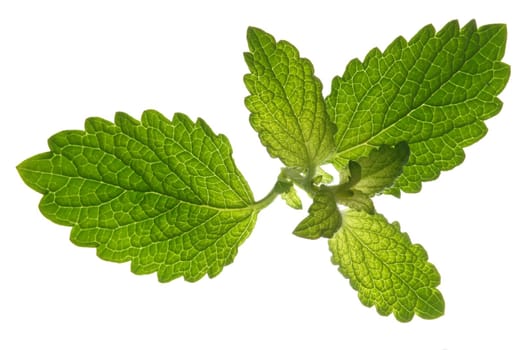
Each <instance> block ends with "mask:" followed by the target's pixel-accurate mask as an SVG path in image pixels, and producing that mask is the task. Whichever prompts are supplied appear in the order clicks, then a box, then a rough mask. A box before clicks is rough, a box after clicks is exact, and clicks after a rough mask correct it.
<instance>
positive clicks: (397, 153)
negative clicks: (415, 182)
mask: <svg viewBox="0 0 523 350" xmlns="http://www.w3.org/2000/svg"><path fill="white" fill-rule="evenodd" d="M408 160H409V146H407V144H406V143H405V142H402V143H400V144H398V145H397V146H396V147H389V146H383V147H380V148H379V149H375V150H372V151H371V152H370V154H369V155H368V156H367V157H362V158H360V159H358V160H357V161H353V160H351V161H350V162H349V173H350V174H351V180H352V179H354V178H356V179H355V180H353V181H351V182H350V183H351V189H352V190H354V191H359V192H361V193H364V194H366V195H368V196H373V195H375V194H379V193H382V192H383V190H385V189H387V188H389V187H391V186H392V185H393V184H394V181H395V180H396V178H397V177H398V176H400V175H401V173H402V170H403V166H404V165H405V164H406V163H407V161H408Z"/></svg>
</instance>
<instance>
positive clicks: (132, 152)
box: [18, 110, 258, 282]
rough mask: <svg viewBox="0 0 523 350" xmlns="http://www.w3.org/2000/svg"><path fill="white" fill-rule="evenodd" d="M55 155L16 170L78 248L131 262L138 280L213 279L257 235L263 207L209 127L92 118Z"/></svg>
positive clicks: (65, 136)
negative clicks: (145, 276)
mask: <svg viewBox="0 0 523 350" xmlns="http://www.w3.org/2000/svg"><path fill="white" fill-rule="evenodd" d="M49 147H50V152H47V153H42V154H39V155H37V156H35V157H32V158H29V159H27V160H26V161H24V162H22V163H21V164H20V165H19V166H18V171H19V173H20V175H21V176H22V178H23V180H24V181H25V182H26V184H28V185H29V186H30V187H32V188H33V189H35V190H36V191H38V192H40V193H42V194H43V195H44V196H43V198H42V200H41V202H40V210H41V212H42V213H43V214H44V215H45V216H46V217H47V218H49V219H50V220H52V221H53V222H56V223H58V224H62V225H67V226H72V230H71V241H72V242H73V243H75V244H77V245H79V246H84V247H96V250H97V254H98V256H99V257H100V258H102V259H105V260H108V261H114V262H126V261H131V270H132V271H133V272H134V273H136V274H148V273H153V272H158V279H159V280H160V281H162V282H166V281H170V280H172V279H175V278H177V277H181V276H183V277H184V278H185V279H186V280H188V281H196V280H198V279H200V278H202V277H203V276H204V275H205V274H208V275H209V276H210V277H214V276H216V275H217V274H218V273H220V272H221V271H222V269H223V267H224V266H225V265H227V264H229V263H231V262H232V261H233V259H234V257H235V255H236V253H237V249H238V246H239V245H240V244H241V243H242V242H243V241H244V240H245V239H246V238H247V237H248V236H249V234H250V232H251V231H252V229H253V227H254V224H255V221H256V216H257V213H258V209H257V208H256V206H255V205H254V200H253V196H252V193H251V190H250V188H249V186H248V184H247V182H246V181H245V180H244V178H243V176H242V175H241V174H240V172H239V171H238V169H237V168H236V165H235V164H234V161H233V159H232V155H231V153H232V151H231V146H230V144H229V142H228V140H227V138H226V137H225V136H223V135H215V134H214V133H213V132H212V130H211V129H210V128H209V126H207V124H206V123H205V122H204V121H203V120H198V121H197V122H196V123H194V122H192V121H191V120H190V119H189V118H188V117H187V116H185V115H183V114H176V115H175V116H174V118H173V120H172V122H171V121H169V120H168V119H166V118H165V117H163V116H162V115H161V114H160V113H158V112H156V111H152V110H150V111H146V112H144V113H143V115H142V120H141V122H139V121H137V120H135V119H133V118H131V117H130V116H128V115H126V114H124V113H117V114H116V117H115V123H114V124H113V123H111V122H108V121H106V120H103V119H101V118H89V119H87V120H86V122H85V131H63V132H60V133H58V134H56V135H54V136H52V137H51V138H50V139H49Z"/></svg>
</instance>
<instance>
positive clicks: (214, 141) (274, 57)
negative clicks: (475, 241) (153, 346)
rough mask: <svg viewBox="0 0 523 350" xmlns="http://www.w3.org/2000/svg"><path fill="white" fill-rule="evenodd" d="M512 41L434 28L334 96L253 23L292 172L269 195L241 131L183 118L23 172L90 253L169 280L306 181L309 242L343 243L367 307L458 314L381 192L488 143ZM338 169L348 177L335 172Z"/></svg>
mask: <svg viewBox="0 0 523 350" xmlns="http://www.w3.org/2000/svg"><path fill="white" fill-rule="evenodd" d="M506 35H507V33H506V28H505V26H504V25H502V24H491V25H486V26H483V27H480V28H476V24H475V22H474V21H472V22H470V23H468V24H467V25H466V26H464V27H463V28H461V29H460V27H459V25H458V23H457V22H456V21H453V22H450V23H448V24H447V25H446V26H445V27H444V28H443V29H441V30H440V31H439V32H436V31H435V29H434V28H433V27H432V26H430V25H429V26H426V27H425V28H423V29H422V30H421V31H420V32H419V33H418V34H416V35H415V36H414V37H413V38H412V39H411V40H410V41H408V42H407V41H406V40H405V39H403V38H402V37H400V38H398V39H396V40H395V41H394V42H393V43H392V44H391V45H390V46H389V47H388V48H387V49H386V50H385V51H384V52H383V53H382V52H380V51H379V50H378V49H373V50H371V51H370V52H369V54H368V55H367V56H366V58H365V60H364V61H363V62H361V61H359V60H357V59H355V60H352V61H350V62H349V64H348V65H347V68H346V71H345V73H344V74H343V76H342V77H336V78H334V80H333V82H332V90H331V94H330V96H328V97H327V99H326V100H324V98H323V96H322V84H321V82H320V81H319V79H318V78H317V77H316V76H314V69H313V67H312V64H311V62H310V61H308V60H307V59H305V58H302V57H300V55H299V53H298V50H297V49H296V48H295V47H294V46H292V45H291V44H290V43H288V42H286V41H278V42H276V40H275V39H274V38H273V37H272V36H271V35H270V34H268V33H266V32H264V31H262V30H260V29H256V28H249V29H248V32H247V41H248V45H249V50H250V52H247V53H245V61H246V63H247V66H248V68H249V71H250V73H249V74H247V75H246V76H245V78H244V81H245V85H246V86H247V89H248V91H249V93H250V95H249V96H248V97H247V98H246V100H245V104H246V106H247V108H248V109H249V111H250V112H251V115H250V122H251V125H252V127H253V128H254V129H255V130H256V132H257V133H258V135H259V138H260V140H261V142H262V144H263V145H264V146H265V147H266V149H267V151H268V153H269V154H270V155H271V156H272V157H277V158H279V159H280V160H281V161H282V163H283V164H284V167H283V168H282V169H281V172H280V175H279V176H278V178H277V181H276V183H275V185H274V187H273V189H272V190H271V191H270V192H269V193H268V194H267V195H266V196H265V197H263V198H262V199H260V200H258V201H255V200H254V198H253V195H252V193H251V190H250V188H249V185H248V184H247V182H246V181H245V179H244V178H243V176H242V175H241V173H240V172H239V170H238V169H237V168H236V165H235V164H234V161H233V159H232V150H231V146H230V145H229V142H228V140H227V138H226V137H225V136H223V135H215V134H214V133H213V132H212V131H211V129H210V128H209V126H207V124H206V123H205V122H203V121H202V120H197V121H196V122H193V121H191V120H190V119H189V118H188V117H187V116H185V115H183V114H175V116H174V118H173V119H172V121H169V120H167V119H166V118H164V117H163V116H162V115H161V114H160V113H158V112H155V111H146V112H144V114H143V116H142V119H141V121H137V120H135V119H133V118H131V117H130V116H128V115H126V114H124V113H117V114H116V118H115V122H114V123H111V122H108V121H106V120H103V119H100V118H89V119H87V121H86V123H85V131H63V132H60V133H58V134H56V135H54V136H53V137H51V138H50V140H49V147H50V151H49V152H46V153H42V154H39V155H36V156H34V157H32V158H29V159H27V160H26V161H24V162H22V163H21V164H20V165H19V166H18V171H19V173H20V175H21V177H22V178H23V180H24V181H25V182H26V184H27V185H29V186H30V187H32V188H33V189H34V190H36V191H38V192H40V193H42V194H43V198H42V200H41V202H40V210H41V211H42V213H43V214H44V215H45V216H46V217H47V218H49V219H50V220H52V221H54V222H56V223H59V224H63V225H68V226H72V231H71V240H72V241H73V242H74V243H75V244H77V245H79V246H85V247H96V251H97V254H98V256H100V257H101V258H102V259H105V260H109V261H115V262H126V261H131V270H132V271H133V272H135V273H137V274H147V273H153V272H157V273H158V278H159V280H160V281H163V282H166V281H170V280H172V279H175V278H177V277H184V278H185V279H186V280H188V281H196V280H198V279H200V278H202V277H203V276H205V275H206V274H207V275H208V276H210V277H214V276H216V275H217V274H218V273H220V272H221V271H222V269H223V267H224V266H225V265H227V264H229V263H231V262H232V261H233V259H234V257H235V256H236V253H237V250H238V246H239V245H240V244H241V243H242V242H243V241H244V240H245V239H246V238H247V237H248V236H249V234H250V233H251V231H252V230H253V228H254V224H255V221H256V218H257V214H258V212H259V211H260V210H262V209H263V208H265V207H267V206H268V205H270V204H271V203H272V202H273V201H274V200H275V199H276V198H280V197H281V198H282V199H283V200H284V201H285V202H286V203H287V205H289V206H290V207H292V208H295V209H301V208H302V202H301V199H300V197H299V195H298V192H297V191H296V188H300V189H301V190H303V191H304V192H305V193H307V195H309V196H310V197H311V198H312V205H311V206H310V207H309V211H308V216H306V217H305V218H304V219H303V220H302V221H301V222H300V223H299V224H298V225H297V227H296V229H295V230H294V234H295V235H297V236H300V237H304V238H308V239H318V238H320V237H325V238H328V239H329V247H330V250H331V252H332V254H333V257H332V261H333V263H334V264H336V265H338V266H339V270H340V272H341V273H342V274H343V275H344V276H345V277H347V278H348V279H349V280H350V283H351V285H352V286H353V288H354V289H356V290H357V291H358V295H359V298H360V300H361V302H362V303H363V304H364V305H367V306H376V309H377V311H378V312H379V313H380V314H382V315H390V314H391V313H393V314H394V315H395V317H396V318H397V319H398V320H399V321H403V322H406V321H409V320H411V319H412V318H413V317H414V315H415V314H417V315H418V316H420V317H422V318H427V319H432V318H436V317H439V316H441V315H443V312H444V308H445V303H444V301H443V297H442V295H441V293H440V292H439V291H438V290H437V289H436V287H437V286H438V285H439V283H440V276H439V273H438V272H437V270H436V268H435V267H434V266H433V265H432V264H431V263H429V262H428V261H427V260H428V258H427V253H426V252H425V250H424V249H423V248H422V247H421V246H420V245H418V244H412V243H411V242H410V239H409V237H408V236H407V234H406V233H402V232H401V230H400V226H399V224H398V223H392V224H390V223H389V222H388V221H387V220H386V219H385V217H383V216H382V215H380V214H377V213H376V210H375V207H374V203H373V199H374V197H375V196H376V195H378V194H393V195H396V196H398V197H399V195H400V194H401V191H404V192H416V191H419V190H420V189H421V184H422V182H423V181H428V180H433V179H435V178H437V177H438V176H439V174H440V172H441V171H443V170H449V169H452V168H453V167H455V166H457V165H458V164H460V163H461V162H462V161H463V159H464V153H463V148H464V147H465V146H469V145H471V144H472V143H474V142H476V141H477V140H479V139H480V138H481V137H482V136H483V135H485V133H486V130H487V129H486V126H485V123H484V121H485V120H486V119H487V118H490V117H492V116H494V115H495V114H497V113H498V112H499V111H500V109H501V105H502V103H501V102H500V100H498V98H497V97H496V96H497V95H498V94H499V93H500V92H501V91H502V90H503V88H504V87H505V84H506V83H507V81H508V78H509V74H510V69H509V66H508V65H506V64H505V63H502V62H501V59H502V57H503V53H504V50H505V41H506ZM331 164H334V167H335V168H336V170H338V171H339V174H338V175H339V176H338V178H339V183H338V184H332V182H333V180H334V177H333V176H332V175H331V174H329V173H327V172H326V171H324V170H323V169H322V167H324V168H326V167H325V165H329V166H330V165H331ZM342 207H346V208H342Z"/></svg>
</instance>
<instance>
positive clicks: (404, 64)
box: [326, 21, 510, 194]
mask: <svg viewBox="0 0 523 350" xmlns="http://www.w3.org/2000/svg"><path fill="white" fill-rule="evenodd" d="M506 35H507V33H506V27H505V25H501V24H492V25H486V26H483V27H480V28H476V24H475V22H474V21H471V22H469V23H468V24H467V25H465V26H464V27H463V28H461V29H460V28H459V25H458V22H457V21H452V22H450V23H448V24H447V25H446V26H445V27H444V28H443V29H441V30H440V31H439V32H437V33H436V31H435V30H434V27H433V26H431V25H429V26H426V27H424V28H423V29H422V30H420V31H419V32H418V33H417V34H416V35H415V36H414V37H413V38H412V39H411V40H410V41H408V42H407V41H406V40H405V39H404V38H402V37H399V38H398V39H396V40H395V41H394V42H393V43H392V44H391V45H390V46H389V47H388V48H387V49H386V50H385V51H384V52H383V53H382V52H380V51H379V50H378V49H373V50H371V51H370V52H369V54H368V55H367V56H366V58H365V60H364V61H363V62H361V61H359V60H357V59H355V60H352V61H351V62H350V63H349V64H348V65H347V68H346V70H345V73H344V75H343V76H342V77H336V78H335V79H334V80H333V82H332V89H331V91H332V92H331V94H330V95H329V96H328V97H327V98H326V105H327V111H328V112H329V114H330V116H331V117H332V118H333V121H334V122H335V124H336V126H337V128H338V129H337V133H336V134H335V136H334V138H335V143H336V155H335V156H334V157H333V160H332V161H333V163H334V165H335V166H336V167H338V168H339V169H341V168H342V167H344V166H345V165H346V164H347V162H348V161H349V160H351V159H352V160H354V159H358V158H360V157H362V156H366V155H368V154H369V153H370V151H371V150H372V149H375V148H377V147H379V146H382V145H390V146H392V145H395V144H398V143H400V142H402V141H404V142H407V143H408V145H409V148H410V152H411V154H410V159H409V162H408V163H407V165H406V166H405V167H404V170H403V173H402V175H401V176H400V177H399V178H398V179H397V181H396V182H395V185H394V188H393V189H392V192H394V193H396V194H399V191H400V190H402V191H404V192H417V191H419V190H420V189H421V183H422V182H423V181H429V180H433V179H435V178H437V177H438V176H439V174H440V172H441V171H443V170H450V169H452V168H454V167H455V166H457V165H459V164H460V163H461V162H462V161H463V159H464V152H463V147H465V146H468V145H471V144H473V143H474V142H476V141H478V140H479V139H480V138H482V137H483V136H484V135H485V133H486V132H487V128H486V126H485V123H484V120H485V119H488V118H490V117H492V116H494V115H496V114H497V113H498V112H499V111H500V109H501V106H502V103H501V101H500V100H499V99H498V98H497V97H496V96H497V95H498V94H499V93H500V92H501V91H502V90H503V88H504V87H505V85H506V83H507V81H508V78H509V75H510V68H509V66H508V65H506V64H505V63H502V62H501V59H502V57H503V54H504V51H505V42H506Z"/></svg>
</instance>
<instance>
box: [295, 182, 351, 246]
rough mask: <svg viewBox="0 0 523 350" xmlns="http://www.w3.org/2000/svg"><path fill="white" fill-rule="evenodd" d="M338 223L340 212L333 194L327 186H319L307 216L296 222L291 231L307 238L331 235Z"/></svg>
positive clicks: (338, 225)
mask: <svg viewBox="0 0 523 350" xmlns="http://www.w3.org/2000/svg"><path fill="white" fill-rule="evenodd" d="M340 225H341V214H340V211H339V210H338V206H337V205H336V199H335V197H334V194H333V193H332V192H331V191H330V190H329V189H328V188H327V187H321V188H320V190H319V191H318V192H317V193H316V194H315V195H314V197H313V202H312V205H311V206H310V207H309V216H307V217H306V218H305V219H303V220H302V221H301V222H300V223H299V224H298V226H297V227H296V228H295V229H294V232H293V233H294V234H295V235H296V236H299V237H303V238H309V239H317V238H320V237H332V235H333V234H334V233H335V232H336V231H337V230H338V229H339V228H340Z"/></svg>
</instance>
